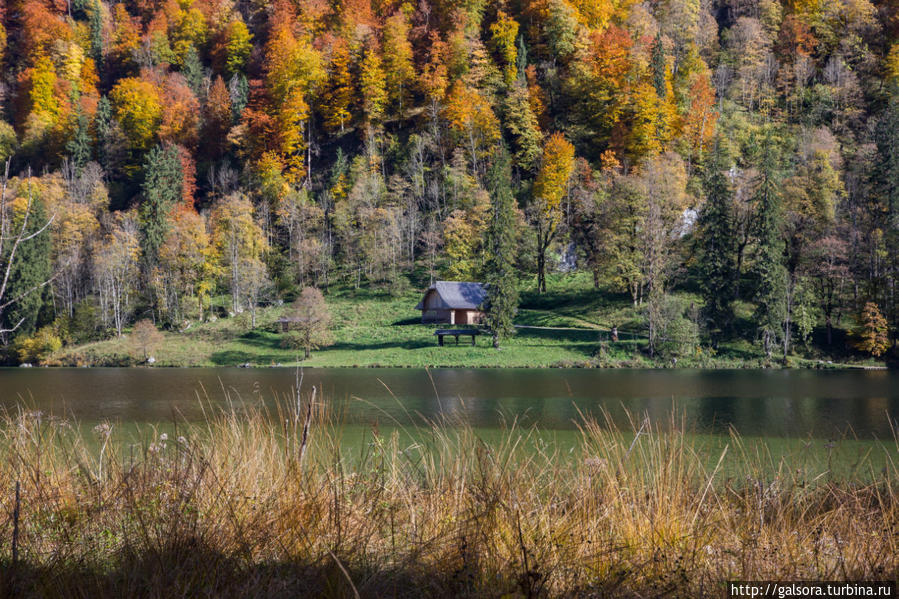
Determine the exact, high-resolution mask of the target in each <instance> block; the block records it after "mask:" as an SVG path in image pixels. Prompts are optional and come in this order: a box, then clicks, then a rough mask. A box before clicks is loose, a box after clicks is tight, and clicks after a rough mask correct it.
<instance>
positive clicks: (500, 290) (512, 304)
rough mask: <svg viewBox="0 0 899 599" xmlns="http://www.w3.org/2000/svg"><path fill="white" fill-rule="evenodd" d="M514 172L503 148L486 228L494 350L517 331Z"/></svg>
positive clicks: (493, 172)
mask: <svg viewBox="0 0 899 599" xmlns="http://www.w3.org/2000/svg"><path fill="white" fill-rule="evenodd" d="M511 179H512V172H511V166H510V160H509V152H508V150H506V148H505V146H501V147H500V148H499V150H498V151H497V152H496V154H495V155H494V157H493V164H492V165H491V167H490V170H489V171H488V173H487V186H488V188H489V190H490V197H491V200H492V215H491V218H490V224H489V226H488V229H487V242H486V244H485V248H486V250H487V263H486V265H485V267H484V270H485V283H486V285H487V294H488V297H487V306H486V308H487V310H486V316H485V321H486V324H487V326H488V327H490V330H491V331H492V333H493V347H496V348H499V344H500V341H502V340H503V339H505V338H506V337H508V336H509V335H511V334H513V333H514V332H515V329H514V327H513V324H512V318H513V316H514V315H515V309H516V308H517V307H518V289H517V287H516V286H515V266H514V264H515V198H514V197H513V196H512V189H511V187H510V181H511Z"/></svg>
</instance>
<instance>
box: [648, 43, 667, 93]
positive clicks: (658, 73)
mask: <svg viewBox="0 0 899 599" xmlns="http://www.w3.org/2000/svg"><path fill="white" fill-rule="evenodd" d="M649 66H650V68H651V69H652V86H653V87H654V88H655V89H656V94H657V95H658V96H659V97H660V98H662V99H664V98H666V97H667V96H668V87H667V85H666V77H665V52H664V50H663V48H662V32H661V31H660V32H659V33H657V34H656V39H655V41H654V42H653V44H652V58H651V59H650V64H649Z"/></svg>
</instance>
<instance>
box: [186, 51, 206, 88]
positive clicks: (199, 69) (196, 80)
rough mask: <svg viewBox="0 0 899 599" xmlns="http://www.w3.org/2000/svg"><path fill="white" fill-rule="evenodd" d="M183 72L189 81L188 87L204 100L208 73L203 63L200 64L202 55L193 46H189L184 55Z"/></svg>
mask: <svg viewBox="0 0 899 599" xmlns="http://www.w3.org/2000/svg"><path fill="white" fill-rule="evenodd" d="M181 70H182V72H183V73H184V78H185V79H187V85H188V86H189V87H190V90H191V91H192V92H193V93H194V95H195V96H197V97H198V98H202V97H203V95H204V94H203V88H204V80H205V78H206V71H205V69H204V68H203V63H201V62H200V53H199V52H197V49H196V47H195V46H194V45H193V44H191V45H190V46H188V48H187V52H186V53H185V54H184V65H183V66H182V69H181Z"/></svg>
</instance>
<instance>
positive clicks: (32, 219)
mask: <svg viewBox="0 0 899 599" xmlns="http://www.w3.org/2000/svg"><path fill="white" fill-rule="evenodd" d="M27 185H29V186H31V185H33V182H32V181H31V180H29V182H28V183H27ZM25 193H27V195H28V196H29V202H30V208H29V209H28V211H27V218H28V222H27V223H25V228H24V230H22V229H21V226H22V223H21V220H19V219H23V218H24V217H25V211H20V212H19V214H16V215H15V216H13V227H11V228H10V229H11V230H12V231H13V232H16V233H18V231H22V235H21V239H23V240H24V241H23V242H22V243H20V244H19V245H18V246H17V248H16V255H15V259H14V260H13V263H12V268H10V271H9V282H8V283H7V286H6V292H5V293H4V294H3V297H0V304H3V303H6V301H9V300H14V302H13V303H12V304H11V305H10V306H8V307H7V308H6V309H5V310H0V330H6V331H10V330H15V334H17V335H22V336H27V335H31V334H32V333H34V331H35V329H36V328H37V325H38V315H39V314H40V311H41V306H43V304H44V299H45V294H44V293H43V289H44V285H46V283H47V281H49V280H50V273H51V264H50V236H49V235H48V234H46V233H43V234H41V233H39V231H41V230H42V229H43V228H44V227H45V226H46V224H47V210H46V208H45V207H44V203H43V202H42V201H41V200H40V199H39V198H35V197H32V191H31V190H28V191H27V192H25ZM0 208H2V206H0ZM11 212H12V211H11ZM17 220H19V222H16V221H17ZM8 245H10V246H11V244H8ZM0 247H2V246H0ZM9 257H10V256H9V253H4V255H0V273H3V272H4V271H5V270H6V266H7V263H6V261H7V260H8V259H9ZM0 282H2V281H0Z"/></svg>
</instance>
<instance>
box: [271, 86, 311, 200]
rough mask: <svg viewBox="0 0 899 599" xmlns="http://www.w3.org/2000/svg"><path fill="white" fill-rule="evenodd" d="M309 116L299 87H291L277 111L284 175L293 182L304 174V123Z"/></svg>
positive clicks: (307, 107) (300, 178) (307, 106)
mask: <svg viewBox="0 0 899 599" xmlns="http://www.w3.org/2000/svg"><path fill="white" fill-rule="evenodd" d="M308 118H309V105H308V104H306V100H305V99H304V98H303V92H302V90H300V88H294V89H292V90H291V91H290V92H289V93H288V95H287V97H286V98H285V100H284V103H283V104H282V105H281V107H280V109H279V111H278V124H279V126H280V132H281V151H282V152H283V154H284V163H285V169H284V174H285V176H286V177H287V178H288V179H290V180H292V181H293V182H294V183H297V182H299V181H300V180H302V178H303V177H304V176H305V175H306V158H305V154H304V151H305V149H306V140H305V138H304V132H305V123H306V120H307V119H308Z"/></svg>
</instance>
